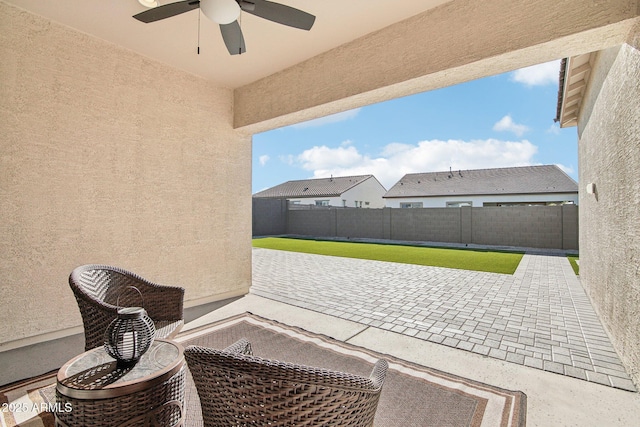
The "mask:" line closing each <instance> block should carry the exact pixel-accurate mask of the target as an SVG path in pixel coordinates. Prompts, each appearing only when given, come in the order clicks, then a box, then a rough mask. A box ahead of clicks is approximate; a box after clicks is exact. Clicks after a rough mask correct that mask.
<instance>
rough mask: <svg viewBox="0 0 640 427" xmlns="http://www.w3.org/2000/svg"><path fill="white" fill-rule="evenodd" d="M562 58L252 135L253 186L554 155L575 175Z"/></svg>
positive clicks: (394, 177) (389, 179) (532, 161)
mask: <svg viewBox="0 0 640 427" xmlns="http://www.w3.org/2000/svg"><path fill="white" fill-rule="evenodd" d="M559 70H560V63H559V61H553V62H550V63H546V64H540V65H537V66H533V67H528V68H524V69H521V70H517V71H514V72H509V73H505V74H500V75H497V76H492V77H487V78H484V79H479V80H474V81H471V82H467V83H463V84H459V85H456V86H451V87H448V88H443V89H438V90H434V91H429V92H424V93H420V94H416V95H412V96H407V97H403V98H399V99H395V100H391V101H386V102H383V103H379V104H374V105H369V106H365V107H362V108H358V109H355V110H350V111H345V112H343V113H338V114H334V115H332V116H327V117H322V118H319V119H315V120H311V121H308V122H304V123H300V124H296V125H292V126H287V127H284V128H279V129H274V130H271V131H268V132H264V133H261V134H257V135H254V137H253V189H252V192H253V193H256V192H258V191H261V190H264V189H266V188H269V187H273V186H275V185H278V184H281V183H283V182H285V181H290V180H298V179H308V178H324V177H329V176H331V175H333V176H347V175H364V174H373V175H375V177H376V178H377V179H378V180H379V181H380V182H381V183H382V185H384V186H385V188H387V189H389V188H391V187H392V186H393V185H394V184H395V183H396V182H397V181H398V180H399V179H400V178H402V176H403V175H404V174H407V173H417V172H439V171H448V170H449V168H450V167H451V168H453V169H454V170H458V169H462V170H465V169H483V168H495V167H509V166H527V165H542V164H557V165H558V166H560V167H561V168H562V169H563V170H564V171H565V172H566V173H567V174H569V176H571V177H572V178H573V179H574V180H576V181H578V160H577V159H578V152H577V140H578V137H577V130H576V128H575V127H572V128H566V129H560V127H559V126H558V124H557V123H554V122H553V119H554V118H555V115H556V104H557V95H558V73H559Z"/></svg>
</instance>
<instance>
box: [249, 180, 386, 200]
mask: <svg viewBox="0 0 640 427" xmlns="http://www.w3.org/2000/svg"><path fill="white" fill-rule="evenodd" d="M372 177H373V175H358V176H340V177H331V178H319V179H303V180H298V181H287V182H285V183H283V184H280V185H276V186H275V187H271V188H267V189H266V190H262V191H259V192H257V193H256V194H254V195H253V197H259V198H291V197H338V196H340V195H341V194H342V193H344V192H345V191H347V190H349V189H350V188H352V187H354V186H356V185H358V184H360V183H362V182H364V181H366V180H367V179H369V178H372ZM373 179H375V177H373Z"/></svg>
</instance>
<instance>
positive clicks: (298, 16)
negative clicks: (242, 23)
mask: <svg viewBox="0 0 640 427" xmlns="http://www.w3.org/2000/svg"><path fill="white" fill-rule="evenodd" d="M240 8H241V9H242V10H243V11H245V12H247V13H250V14H252V15H255V16H259V17H260V18H264V19H268V20H269V21H273V22H277V23H278V24H283V25H288V26H289V27H293V28H299V29H301V30H310V29H311V27H313V23H314V22H315V20H316V17H315V16H313V15H311V14H309V13H307V12H303V11H302V10H299V9H296V8H293V7H290V6H285V5H284V4H280V3H274V2H270V1H266V0H247V1H245V0H242V1H240Z"/></svg>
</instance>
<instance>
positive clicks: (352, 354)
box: [0, 313, 526, 427]
mask: <svg viewBox="0 0 640 427" xmlns="http://www.w3.org/2000/svg"><path fill="white" fill-rule="evenodd" d="M240 338H246V339H247V340H249V342H250V343H251V347H252V349H253V354H254V355H255V356H260V357H264V358H269V359H276V360H280V361H286V362H292V363H298V364H304V365H309V366H316V367H322V368H326V369H331V370H337V371H342V372H349V373H352V374H357V375H362V376H366V377H368V376H369V374H370V373H371V370H372V369H373V365H374V364H375V362H376V361H377V360H378V359H381V358H382V359H385V360H386V361H387V362H389V370H388V372H387V376H386V379H385V382H384V386H383V388H382V393H381V396H380V402H379V404H378V410H377V412H376V418H375V425H376V426H381V427H395V426H402V427H411V426H416V427H425V426H438V427H440V426H451V427H453V426H465V427H466V426H470V427H485V426H491V427H509V426H514V427H523V426H525V424H526V395H525V394H524V393H522V392H519V391H510V390H505V389H501V388H498V387H494V386H490V385H487V384H483V383H480V382H477V381H472V380H469V379H465V378H462V377H459V376H455V375H451V374H447V373H445V372H442V371H438V370H435V369H431V368H426V367H423V366H419V365H416V364H413V363H409V362H407V361H404V360H401V359H398V358H395V357H392V356H389V355H385V354H379V353H376V352H373V351H370V350H367V349H365V348H362V347H357V346H353V345H350V344H346V343H344V342H341V341H338V340H335V339H333V338H330V337H327V336H323V335H318V334H313V333H311V332H308V331H305V330H303V329H300V328H297V327H292V326H288V325H285V324H282V323H279V322H276V321H273V320H268V319H265V318H262V317H259V316H257V315H254V314H251V313H245V314H242V315H238V316H234V317H231V318H228V319H225V320H222V321H219V322H216V323H213V324H209V325H206V326H203V327H201V328H198V329H195V330H190V331H185V332H183V333H181V334H180V335H178V337H177V338H176V341H178V342H180V343H181V344H182V345H183V346H185V347H186V346H188V345H192V344H193V345H200V346H206V347H212V348H218V349H221V348H225V347H227V346H229V345H231V344H233V343H234V342H236V341H237V340H238V339H240ZM54 382H55V376H54V374H49V375H48V376H43V377H39V378H34V379H32V380H29V381H24V382H22V383H20V384H15V385H13V386H11V387H8V388H4V389H0V402H2V405H3V406H2V413H1V416H0V427H4V426H11V427H13V426H20V427H23V426H29V427H31V426H34V427H35V426H38V427H40V426H45V427H50V426H51V427H53V417H52V416H51V414H50V413H46V411H39V412H40V413H39V414H38V413H32V414H24V413H20V414H12V413H11V412H10V411H8V408H11V403H14V406H13V407H14V408H18V407H19V406H16V404H17V403H20V405H24V406H23V407H25V408H26V407H27V406H29V405H32V407H33V408H35V409H37V408H39V406H38V405H40V402H47V401H50V400H49V399H51V394H52V391H53V387H52V384H53V383H54ZM185 395H186V396H185V399H186V422H185V425H186V426H194V427H195V426H202V415H201V412H200V402H199V399H198V394H197V392H196V390H195V387H194V385H193V380H192V379H191V377H190V375H189V374H187V387H186V391H185ZM43 408H45V409H46V404H45V405H43ZM17 415H20V416H21V417H16V416H17Z"/></svg>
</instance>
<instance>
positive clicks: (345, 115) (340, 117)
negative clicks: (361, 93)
mask: <svg viewBox="0 0 640 427" xmlns="http://www.w3.org/2000/svg"><path fill="white" fill-rule="evenodd" d="M360 110H361V108H355V109H353V110H347V111H343V112H341V113H336V114H331V115H329V116H324V117H319V118H317V119H313V120H309V121H306V122H302V123H298V124H295V125H291V127H293V128H296V129H304V128H308V127H315V126H324V125H326V124H329V123H338V122H343V121H345V120H349V119H353V118H354V117H356V116H357V115H358V113H360Z"/></svg>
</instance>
